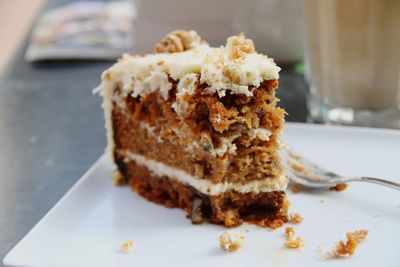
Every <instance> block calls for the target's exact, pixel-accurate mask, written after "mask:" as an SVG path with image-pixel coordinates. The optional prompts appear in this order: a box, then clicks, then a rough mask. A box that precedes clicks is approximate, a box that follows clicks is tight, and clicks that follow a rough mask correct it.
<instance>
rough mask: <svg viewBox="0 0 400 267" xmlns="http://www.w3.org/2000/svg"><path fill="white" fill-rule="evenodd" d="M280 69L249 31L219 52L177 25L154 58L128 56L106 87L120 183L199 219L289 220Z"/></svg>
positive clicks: (228, 222)
mask: <svg viewBox="0 0 400 267" xmlns="http://www.w3.org/2000/svg"><path fill="white" fill-rule="evenodd" d="M279 71H280V68H279V67H277V66H276V64H275V63H274V61H273V60H272V59H271V58H268V57H267V56H266V55H262V54H258V53H257V52H256V51H255V50H254V45H253V42H252V41H251V40H250V39H246V38H245V36H244V35H243V34H239V35H238V36H232V37H230V38H228V39H227V42H226V45H225V46H221V47H216V48H214V47H211V46H209V45H208V44H207V43H206V42H204V41H202V40H201V38H200V36H199V35H198V34H197V33H196V32H194V31H175V32H172V33H170V34H168V35H167V36H166V37H165V38H164V39H163V40H162V41H161V42H160V43H158V44H157V45H156V46H155V53H154V54H147V55H136V56H129V55H124V56H123V57H122V58H121V59H120V60H119V61H118V62H117V63H116V64H115V65H113V66H112V67H111V68H109V69H108V70H106V71H105V72H104V73H103V75H102V83H101V85H100V87H99V90H100V91H101V93H102V95H103V97H104V103H103V107H104V113H105V118H106V128H107V134H108V146H109V147H108V149H109V150H110V151H111V153H112V158H113V160H114V162H115V163H116V165H117V167H118V172H117V174H116V178H117V183H119V184H121V183H128V184H129V185H130V186H131V187H132V189H133V190H134V191H136V192H137V193H139V194H140V195H142V196H143V197H145V198H147V199H148V200H151V201H153V202H156V203H159V204H163V205H165V206H167V207H179V208H182V209H184V210H185V211H186V212H187V214H188V217H189V218H190V219H191V220H192V222H193V223H201V222H203V221H209V222H211V223H216V224H223V225H225V226H227V227H231V226H237V225H240V224H241V223H242V222H243V221H248V222H252V223H256V224H258V225H260V226H273V227H276V226H279V225H282V224H283V223H284V222H286V221H287V219H288V218H287V209H288V202H287V200H286V196H285V189H286V186H287V182H288V181H287V179H286V178H285V176H284V174H283V170H282V166H281V163H280V160H279V158H278V153H277V150H278V149H279V144H278V137H279V133H280V131H281V129H282V126H283V122H284V114H285V112H284V110H283V109H281V108H279V107H277V106H276V104H277V101H278V99H277V98H276V97H275V90H276V89H277V87H278V78H279ZM127 208H128V207H127Z"/></svg>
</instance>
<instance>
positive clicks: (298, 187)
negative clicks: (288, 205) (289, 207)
mask: <svg viewBox="0 0 400 267" xmlns="http://www.w3.org/2000/svg"><path fill="white" fill-rule="evenodd" d="M300 191H301V185H300V184H294V185H293V186H292V192H293V193H299V192H300Z"/></svg>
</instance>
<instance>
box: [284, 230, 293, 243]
mask: <svg viewBox="0 0 400 267" xmlns="http://www.w3.org/2000/svg"><path fill="white" fill-rule="evenodd" d="M285 234H286V240H292V239H293V235H294V228H293V227H286V228H285Z"/></svg>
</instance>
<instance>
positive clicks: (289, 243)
mask: <svg viewBox="0 0 400 267" xmlns="http://www.w3.org/2000/svg"><path fill="white" fill-rule="evenodd" d="M285 235H286V242H285V243H284V246H285V248H289V249H295V248H301V247H302V246H304V241H303V239H301V238H300V237H296V238H295V239H294V238H293V236H294V228H293V227H286V228H285Z"/></svg>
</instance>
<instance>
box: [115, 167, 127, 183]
mask: <svg viewBox="0 0 400 267" xmlns="http://www.w3.org/2000/svg"><path fill="white" fill-rule="evenodd" d="M112 180H113V182H114V184H115V185H124V184H125V183H126V182H125V178H124V176H123V175H122V173H121V172H120V171H119V170H116V171H114V172H113V173H112Z"/></svg>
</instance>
